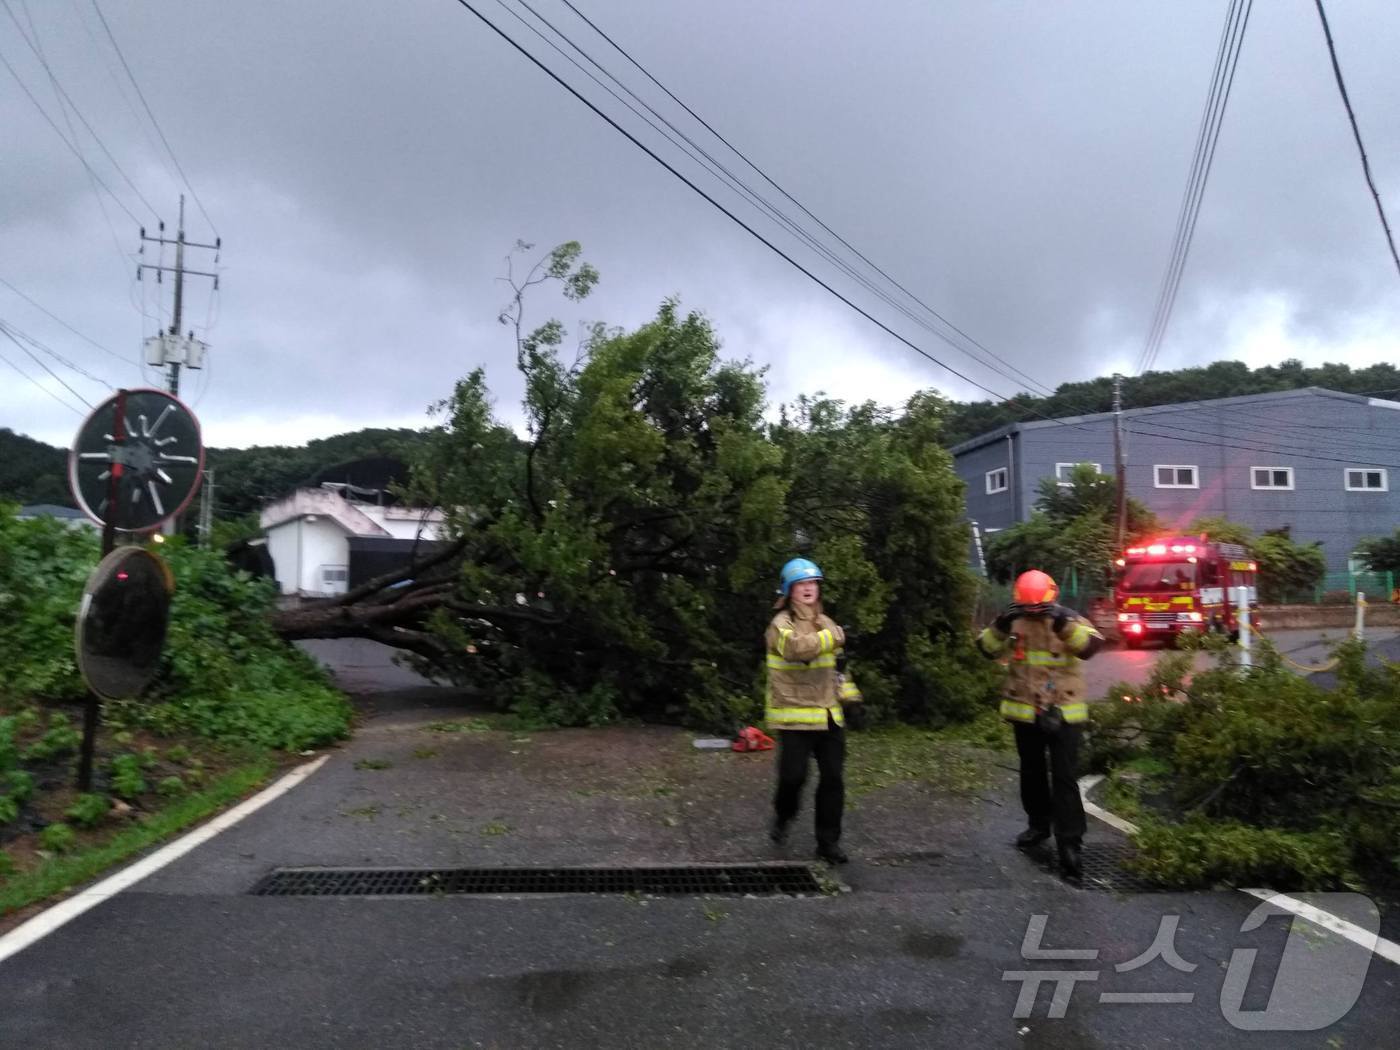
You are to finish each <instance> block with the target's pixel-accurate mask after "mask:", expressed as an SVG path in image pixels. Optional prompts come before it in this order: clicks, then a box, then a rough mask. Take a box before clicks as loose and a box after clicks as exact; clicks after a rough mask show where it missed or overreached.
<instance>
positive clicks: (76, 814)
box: [63, 795, 112, 828]
mask: <svg viewBox="0 0 1400 1050" xmlns="http://www.w3.org/2000/svg"><path fill="white" fill-rule="evenodd" d="M111 808H112V800H111V799H109V798H108V797H107V796H106V795H79V796H78V798H77V800H76V801H75V802H74V803H73V804H72V805H71V806H69V807H68V809H67V810H65V811H64V814H63V815H64V816H65V817H67V818H68V819H69V820H71V821H72V822H73V823H74V824H76V825H78V827H80V828H91V827H95V826H96V825H98V824H100V823H101V822H102V819H103V818H104V817H106V816H107V813H108V812H109V811H110V810H111Z"/></svg>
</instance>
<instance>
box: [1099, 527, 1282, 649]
mask: <svg viewBox="0 0 1400 1050" xmlns="http://www.w3.org/2000/svg"><path fill="white" fill-rule="evenodd" d="M1258 573H1259V566H1258V564H1256V563H1255V562H1254V560H1253V559H1252V558H1251V557H1250V555H1249V551H1248V550H1246V549H1245V548H1244V547H1242V546H1240V545H1239V544H1238V543H1212V542H1211V541H1210V540H1209V539H1207V538H1206V537H1204V536H1172V537H1167V538H1164V539H1156V540H1151V541H1149V542H1147V543H1143V544H1141V545H1139V546H1134V547H1129V548H1128V549H1127V550H1126V551H1124V552H1123V556H1122V557H1121V558H1119V559H1118V580H1117V583H1116V585H1115V586H1114V591H1113V598H1114V605H1115V607H1116V608H1117V611H1118V634H1119V636H1120V637H1121V638H1122V639H1123V644H1124V645H1125V646H1127V647H1128V648H1130V649H1135V648H1137V647H1138V646H1139V645H1141V644H1142V643H1143V642H1145V641H1149V640H1152V639H1157V640H1159V641H1164V642H1166V643H1167V644H1169V645H1171V644H1175V642H1176V639H1177V637H1178V636H1179V635H1181V634H1183V633H1184V632H1187V631H1217V632H1222V633H1228V634H1229V635H1230V638H1231V639H1232V640H1233V639H1235V638H1237V637H1238V636H1239V625H1238V622H1237V618H1236V617H1237V611H1236V607H1237V603H1238V601H1239V593H1240V592H1239V589H1240V588H1241V587H1244V588H1247V592H1248V599H1249V605H1250V608H1251V609H1253V608H1255V607H1256V606H1257V605H1258V603H1259V591H1258V587H1257V577H1258ZM1251 619H1252V616H1251Z"/></svg>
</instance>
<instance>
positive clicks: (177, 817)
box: [0, 757, 275, 915]
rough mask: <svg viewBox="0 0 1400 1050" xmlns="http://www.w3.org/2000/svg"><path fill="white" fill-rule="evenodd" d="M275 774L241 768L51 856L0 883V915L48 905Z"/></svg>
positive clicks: (266, 764) (258, 767)
mask: <svg viewBox="0 0 1400 1050" xmlns="http://www.w3.org/2000/svg"><path fill="white" fill-rule="evenodd" d="M274 769H275V767H274V765H273V762H272V760H271V758H270V757H266V758H261V759H259V760H257V761H254V762H250V763H249V764H247V765H244V766H239V767H238V768H236V769H233V770H231V771H230V772H228V773H226V774H225V775H224V776H222V777H220V778H219V779H218V780H216V781H214V783H213V784H211V785H210V786H209V787H208V788H206V789H205V790H203V791H200V792H196V793H194V794H190V795H186V796H185V797H184V798H182V799H180V800H179V801H177V802H173V803H171V804H170V805H169V806H167V807H166V808H165V809H163V810H161V811H160V812H158V813H154V814H152V815H151V816H149V817H147V818H146V819H145V820H143V821H142V822H141V823H139V824H137V825H135V826H134V827H130V828H127V829H126V830H124V831H120V832H118V833H117V834H116V835H114V836H113V837H112V838H111V839H110V840H108V841H107V842H105V843H103V844H101V845H97V846H92V847H90V848H87V849H79V850H77V851H75V852H73V853H71V854H69V855H67V856H63V857H55V858H53V859H51V860H48V861H46V862H45V863H44V864H43V865H42V866H41V867H40V868H38V869H36V870H35V871H31V872H27V873H25V874H22V875H16V876H13V877H11V878H9V879H7V880H6V881H5V882H4V883H3V884H0V915H8V914H10V913H11V912H14V911H18V910H19V909H20V908H23V907H26V906H28V905H30V904H35V903H37V902H39V901H44V900H47V899H48V898H50V897H53V896H55V895H57V894H60V893H65V892H67V891H68V890H70V889H72V888H73V887H74V886H78V885H81V884H82V883H85V882H88V881H90V880H91V879H94V878H96V877H97V876H98V875H100V874H102V872H104V871H106V870H107V869H108V868H110V867H112V866H113V865H114V864H118V863H120V862H121V861H123V860H126V859H127V858H128V857H130V856H131V855H132V854H134V853H138V852H140V851H141V850H144V849H146V848H147V847H149V846H153V845H155V844H157V843H159V842H162V841H164V840H165V839H167V838H169V837H170V836H171V835H174V834H175V833H176V832H177V831H182V830H184V829H185V828H187V827H189V826H190V825H191V824H194V823H196V822H198V821H200V820H203V819H204V818H205V817H207V816H209V815H210V814H212V813H215V812H217V811H218V810H220V809H222V808H224V807H225V806H226V805H228V804H229V803H230V802H233V801H235V800H236V799H239V798H242V797H243V796H244V795H246V794H247V793H248V792H249V791H251V790H252V789H253V788H255V787H258V786H259V785H261V784H262V783H263V781H265V780H267V778H268V777H270V776H271V775H272V773H273V771H274Z"/></svg>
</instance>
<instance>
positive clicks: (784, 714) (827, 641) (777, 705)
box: [764, 606, 860, 729]
mask: <svg viewBox="0 0 1400 1050" xmlns="http://www.w3.org/2000/svg"><path fill="white" fill-rule="evenodd" d="M765 640H766V642H767V645H768V655H767V668H768V684H767V688H766V690H765V696H764V700H765V708H766V710H765V712H764V715H765V718H766V719H767V722H768V727H769V728H770V729H825V728H827V719H828V717H830V719H831V721H832V722H834V723H835V724H836V725H838V726H844V725H845V724H846V718H845V716H844V715H843V714H842V712H841V702H842V700H843V699H846V702H847V703H851V702H855V701H858V700H859V699H860V692H859V690H856V688H855V684H854V683H853V682H849V681H847V682H846V683H843V680H842V676H841V675H839V674H838V673H837V671H836V654H837V653H838V652H840V650H841V646H842V644H843V643H844V642H845V637H844V635H843V634H842V633H841V628H839V627H837V626H836V624H835V623H834V622H833V621H832V620H831V619H830V618H829V617H827V616H824V615H820V614H814V613H810V612H807V611H806V610H805V609H804V608H803V607H802V606H794V607H793V608H792V609H791V610H788V609H784V610H783V611H781V612H779V613H778V615H776V616H774V617H773V622H772V623H770V624H769V625H768V631H767V633H766V635H765Z"/></svg>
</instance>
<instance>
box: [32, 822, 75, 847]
mask: <svg viewBox="0 0 1400 1050" xmlns="http://www.w3.org/2000/svg"><path fill="white" fill-rule="evenodd" d="M77 842H78V835H77V833H76V832H75V831H74V830H73V829H72V828H71V827H69V826H68V825H67V824H50V825H49V826H48V827H46V828H45V829H44V830H43V831H41V832H39V848H40V849H46V850H49V851H50V852H52V853H67V852H68V851H69V850H70V849H72V848H73V847H74V846H75V845H77Z"/></svg>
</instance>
